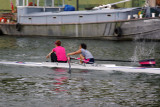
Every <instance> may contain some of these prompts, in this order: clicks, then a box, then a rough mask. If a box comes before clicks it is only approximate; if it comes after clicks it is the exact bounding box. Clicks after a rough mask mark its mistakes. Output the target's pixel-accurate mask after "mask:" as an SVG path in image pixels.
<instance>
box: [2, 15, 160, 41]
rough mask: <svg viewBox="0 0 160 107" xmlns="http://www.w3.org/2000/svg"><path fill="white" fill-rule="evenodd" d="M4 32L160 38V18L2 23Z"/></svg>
mask: <svg viewBox="0 0 160 107" xmlns="http://www.w3.org/2000/svg"><path fill="white" fill-rule="evenodd" d="M0 28H1V30H2V32H3V34H6V35H16V36H51V37H59V38H90V39H109V40H127V39H128V40H131V39H132V40H133V39H135V38H138V39H156V40H160V34H159V32H160V18H149V19H133V20H123V21H114V22H101V23H77V24H2V23H1V24H0ZM151 34H152V35H151Z"/></svg>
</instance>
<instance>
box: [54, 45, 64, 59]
mask: <svg viewBox="0 0 160 107" xmlns="http://www.w3.org/2000/svg"><path fill="white" fill-rule="evenodd" d="M52 51H53V52H55V53H56V56H57V60H58V61H67V57H66V51H65V48H64V47H62V46H57V47H56V48H53V50H52Z"/></svg>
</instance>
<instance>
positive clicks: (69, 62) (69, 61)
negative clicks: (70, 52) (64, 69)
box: [67, 57, 71, 74]
mask: <svg viewBox="0 0 160 107" xmlns="http://www.w3.org/2000/svg"><path fill="white" fill-rule="evenodd" d="M67 62H68V64H69V71H68V73H69V74H71V60H70V57H68V61H67Z"/></svg>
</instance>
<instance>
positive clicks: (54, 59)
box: [51, 52, 57, 62]
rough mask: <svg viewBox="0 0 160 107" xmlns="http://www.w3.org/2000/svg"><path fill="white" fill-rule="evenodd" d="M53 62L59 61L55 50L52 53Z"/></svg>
mask: <svg viewBox="0 0 160 107" xmlns="http://www.w3.org/2000/svg"><path fill="white" fill-rule="evenodd" d="M51 62H57V56H56V54H55V53H54V52H53V53H51Z"/></svg>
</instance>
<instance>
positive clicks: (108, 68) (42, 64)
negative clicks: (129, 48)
mask: <svg viewBox="0 0 160 107" xmlns="http://www.w3.org/2000/svg"><path fill="white" fill-rule="evenodd" d="M0 64H1V65H17V66H29V67H48V68H69V64H68V63H52V62H18V61H0ZM70 64H71V68H72V69H85V70H99V71H102V70H103V71H106V72H107V71H121V72H132V73H153V74H160V68H147V67H130V66H116V65H115V64H78V63H70Z"/></svg>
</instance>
